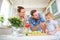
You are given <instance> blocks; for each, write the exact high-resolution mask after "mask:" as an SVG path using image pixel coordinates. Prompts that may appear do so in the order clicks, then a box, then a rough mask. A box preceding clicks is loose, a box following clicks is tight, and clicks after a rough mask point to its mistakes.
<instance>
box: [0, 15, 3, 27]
mask: <svg viewBox="0 0 60 40" xmlns="http://www.w3.org/2000/svg"><path fill="white" fill-rule="evenodd" d="M3 22H4V17H3V16H0V27H1V26H2V25H3Z"/></svg>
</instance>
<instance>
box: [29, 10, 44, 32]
mask: <svg viewBox="0 0 60 40" xmlns="http://www.w3.org/2000/svg"><path fill="white" fill-rule="evenodd" d="M44 22H45V20H44V18H43V16H42V14H40V13H37V10H32V11H31V17H30V18H29V23H30V26H31V27H30V28H31V30H32V31H41V32H45V23H44Z"/></svg>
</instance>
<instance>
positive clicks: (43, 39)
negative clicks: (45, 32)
mask: <svg viewBox="0 0 60 40" xmlns="http://www.w3.org/2000/svg"><path fill="white" fill-rule="evenodd" d="M0 40H60V37H58V36H51V35H50V36H12V35H0Z"/></svg>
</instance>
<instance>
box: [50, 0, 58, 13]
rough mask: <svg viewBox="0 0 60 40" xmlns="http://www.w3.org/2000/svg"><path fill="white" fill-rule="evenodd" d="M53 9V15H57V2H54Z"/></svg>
mask: <svg viewBox="0 0 60 40" xmlns="http://www.w3.org/2000/svg"><path fill="white" fill-rule="evenodd" d="M51 8H52V13H53V14H55V13H57V11H58V10H57V5H56V0H55V1H54V3H53V4H52V5H51Z"/></svg>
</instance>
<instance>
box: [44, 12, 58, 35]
mask: <svg viewBox="0 0 60 40" xmlns="http://www.w3.org/2000/svg"><path fill="white" fill-rule="evenodd" d="M45 18H46V27H47V30H48V31H47V33H48V34H50V35H53V34H55V33H56V32H57V31H58V29H59V27H58V23H57V21H55V20H53V18H54V17H53V15H52V13H50V12H48V13H47V14H46V15H45Z"/></svg>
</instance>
